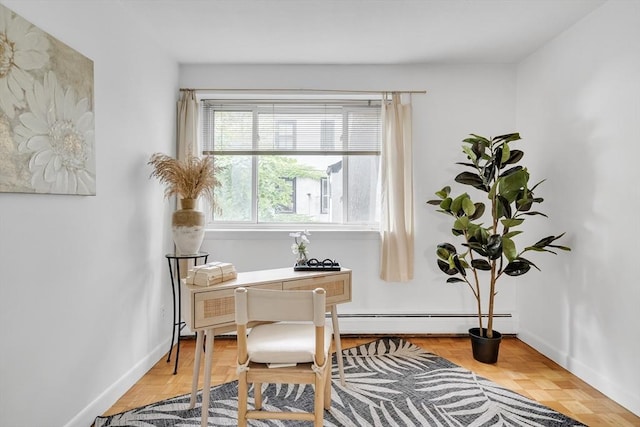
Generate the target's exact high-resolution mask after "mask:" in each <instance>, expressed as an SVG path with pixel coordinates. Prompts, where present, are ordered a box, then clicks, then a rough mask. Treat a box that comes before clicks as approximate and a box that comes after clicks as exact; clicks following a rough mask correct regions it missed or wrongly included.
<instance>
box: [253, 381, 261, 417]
mask: <svg viewBox="0 0 640 427" xmlns="http://www.w3.org/2000/svg"><path fill="white" fill-rule="evenodd" d="M253 400H254V401H255V407H256V411H259V410H260V409H262V383H253Z"/></svg>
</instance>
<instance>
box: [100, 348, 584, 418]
mask: <svg viewBox="0 0 640 427" xmlns="http://www.w3.org/2000/svg"><path fill="white" fill-rule="evenodd" d="M343 353H344V356H345V357H344V370H345V377H346V384H347V385H346V387H343V386H342V385H341V384H340V381H339V380H338V372H337V367H336V361H335V355H334V358H333V366H334V370H333V374H332V376H333V382H332V387H333V389H332V394H331V395H332V401H331V410H330V411H325V414H324V425H325V426H384V427H389V426H456V427H460V426H464V427H468V426H545V427H546V426H583V424H581V423H579V422H577V421H575V420H573V419H571V418H569V417H566V416H564V415H562V414H560V413H558V412H556V411H554V410H552V409H550V408H547V407H545V406H542V405H540V404H538V403H536V402H535V401H533V400H531V399H528V398H526V397H523V396H521V395H519V394H517V393H514V392H512V391H510V390H507V389H505V388H503V387H500V386H498V385H497V384H495V383H493V382H491V381H489V380H487V379H485V378H482V377H479V376H477V375H476V374H474V373H473V372H471V371H469V370H467V369H464V368H461V367H460V366H458V365H455V364H453V363H451V362H449V361H448V360H446V359H443V358H442V357H439V356H436V355H434V354H431V353H428V352H426V351H424V350H423V349H422V348H420V347H418V346H416V345H413V344H411V343H410V342H408V341H405V340H403V339H399V338H384V339H380V340H377V341H374V342H372V343H369V344H364V345H361V346H358V347H354V348H350V349H346V350H344V351H343ZM305 387H311V386H305V385H284V384H283V385H276V384H264V385H263V407H264V408H265V409H267V410H279V409H278V408H280V409H282V408H286V410H288V411H289V410H293V411H295V410H303V411H309V410H311V409H312V408H313V396H312V393H311V390H305ZM237 395H238V389H237V382H235V381H234V382H231V383H226V384H222V385H219V386H215V387H212V389H211V394H210V396H211V403H210V405H209V425H211V426H233V425H236V419H237V418H236V415H237V412H236V411H237V402H238V401H237ZM252 395H253V393H251V392H250V397H249V403H250V404H251V403H252V398H251V396H252ZM198 399H199V400H198V403H197V404H196V407H195V408H194V409H188V407H189V395H183V396H178V397H175V398H172V399H168V400H164V401H161V402H157V403H154V404H151V405H148V406H144V407H141V408H137V409H133V410H130V411H127V412H123V413H121V414H117V415H112V416H108V417H98V418H96V421H95V427H105V426H145V427H146V426H149V427H151V426H154V427H156V426H188V425H199V424H200V403H199V402H200V401H201V396H200V395H199V396H198ZM249 425H251V426H297V425H300V426H309V425H311V423H309V422H303V421H278V420H275V421H262V420H250V421H249Z"/></svg>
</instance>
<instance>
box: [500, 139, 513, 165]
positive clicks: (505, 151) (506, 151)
mask: <svg viewBox="0 0 640 427" xmlns="http://www.w3.org/2000/svg"><path fill="white" fill-rule="evenodd" d="M509 157H511V151H510V150H509V144H507V143H506V142H505V143H504V144H502V156H501V157H500V164H501V165H504V164H505V163H506V162H507V160H509Z"/></svg>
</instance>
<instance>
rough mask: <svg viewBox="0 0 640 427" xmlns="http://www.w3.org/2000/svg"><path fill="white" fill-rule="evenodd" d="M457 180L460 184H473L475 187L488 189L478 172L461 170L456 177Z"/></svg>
mask: <svg viewBox="0 0 640 427" xmlns="http://www.w3.org/2000/svg"><path fill="white" fill-rule="evenodd" d="M455 181H456V182H459V183H460V184H465V185H471V186H472V187H473V188H477V189H478V190H485V189H486V187H485V185H484V181H483V180H482V178H481V177H480V176H478V174H477V173H473V172H461V173H460V174H458V176H456V177H455Z"/></svg>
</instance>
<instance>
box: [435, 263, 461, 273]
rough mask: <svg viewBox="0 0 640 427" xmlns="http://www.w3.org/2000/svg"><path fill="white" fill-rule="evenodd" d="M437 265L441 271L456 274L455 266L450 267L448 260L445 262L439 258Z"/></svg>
mask: <svg viewBox="0 0 640 427" xmlns="http://www.w3.org/2000/svg"><path fill="white" fill-rule="evenodd" d="M438 267H439V268H440V270H441V271H442V272H443V273H445V274H448V275H449V276H453V275H455V274H458V270H456V269H455V268H451V267H450V266H449V263H448V262H445V261H443V260H441V259H439V260H438Z"/></svg>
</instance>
